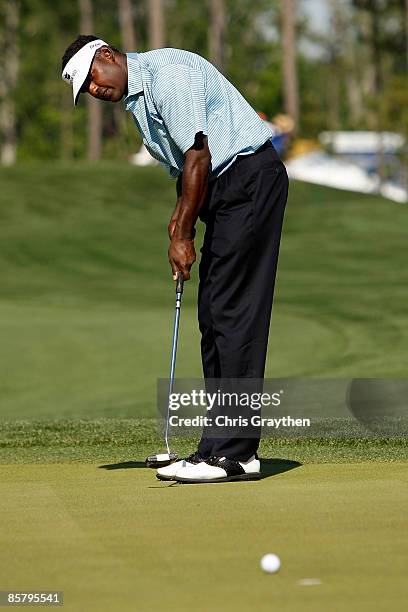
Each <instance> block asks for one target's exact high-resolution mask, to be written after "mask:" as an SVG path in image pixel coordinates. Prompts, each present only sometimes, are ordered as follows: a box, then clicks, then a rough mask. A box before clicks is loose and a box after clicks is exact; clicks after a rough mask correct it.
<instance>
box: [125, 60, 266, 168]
mask: <svg viewBox="0 0 408 612" xmlns="http://www.w3.org/2000/svg"><path fill="white" fill-rule="evenodd" d="M127 66H128V93H127V96H126V97H125V104H126V110H127V111H130V112H131V113H132V114H133V118H134V121H135V123H136V126H137V128H138V130H139V132H140V134H141V136H142V138H143V143H144V145H145V146H146V148H147V150H148V151H149V153H150V154H151V155H152V157H154V158H155V159H157V160H158V161H160V162H161V163H162V164H163V165H164V166H165V167H166V168H167V170H168V171H169V172H170V175H171V176H173V177H177V176H178V175H179V174H180V173H181V172H182V171H183V166H184V154H185V153H186V151H187V150H188V149H190V148H191V147H192V146H193V144H194V139H195V135H196V133H197V132H203V134H204V135H206V136H207V137H208V147H209V150H210V153H211V167H212V168H211V171H212V173H213V175H215V176H219V175H220V174H221V173H222V172H224V171H225V170H226V169H227V168H228V167H229V166H230V165H231V164H232V163H233V161H234V160H235V159H236V157H237V155H245V154H249V153H253V152H254V151H256V150H257V149H258V148H259V147H260V146H261V145H263V144H264V142H266V140H268V138H271V136H272V135H273V132H272V131H271V129H270V128H269V127H268V126H267V124H266V123H265V122H264V121H262V119H260V117H259V116H258V115H257V113H256V112H255V110H254V109H253V108H252V107H251V106H250V104H249V103H248V102H247V101H246V100H245V98H244V97H243V96H242V95H241V94H240V93H239V91H238V90H237V89H236V88H235V87H234V86H233V85H232V84H231V83H230V82H229V81H228V80H227V79H226V78H225V77H224V76H223V75H222V74H221V73H220V72H219V71H218V70H217V69H216V68H215V66H213V65H212V64H210V62H208V61H207V60H205V59H204V58H203V57H201V56H200V55H197V54H195V53H191V52H190V51H183V50H181V49H157V50H154V51H148V52H147V53H128V54H127Z"/></svg>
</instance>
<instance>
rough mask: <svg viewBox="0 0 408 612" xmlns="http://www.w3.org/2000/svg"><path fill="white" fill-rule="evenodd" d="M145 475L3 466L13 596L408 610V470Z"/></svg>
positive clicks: (4, 579) (7, 580)
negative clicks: (214, 478)
mask: <svg viewBox="0 0 408 612" xmlns="http://www.w3.org/2000/svg"><path fill="white" fill-rule="evenodd" d="M129 466H132V467H133V468H134V469H124V468H125V467H129ZM140 466H141V464H136V463H134V464H127V465H126V464H122V465H120V464H118V465H111V466H108V467H110V469H106V468H101V467H100V464H99V465H98V464H49V465H45V464H43V465H0V482H1V485H0V507H1V521H0V538H1V543H2V546H1V550H0V575H1V588H2V589H3V590H7V589H37V590H38V589H55V590H63V591H64V595H65V606H64V608H65V609H66V610H87V611H92V610H97V611H98V612H102V611H105V610H141V611H143V612H150V611H151V612H157V611H158V610H164V609H166V610H174V611H178V612H180V611H186V612H187V611H188V612H189V611H191V610H195V611H201V610H202V611H208V610H220V611H221V610H222V611H223V612H224V611H231V612H232V611H234V612H236V611H247V610H250V609H254V610H257V611H263V610H265V611H266V610H268V611H269V610H278V611H279V612H282V611H283V612H285V611H286V610H287V611H290V612H297V611H299V612H308V611H310V612H319V611H320V610H321V611H322V612H323V611H324V612H328V611H330V612H331V611H340V610H347V611H354V610H355V611H358V612H365V611H367V612H368V611H370V612H372V611H373V610H376V611H377V612H378V611H381V610H384V611H385V610H387V611H388V610H392V611H393V612H397V611H399V610H404V609H405V603H406V597H407V595H408V593H407V581H406V552H407V551H406V524H405V522H406V520H405V517H406V507H407V501H408V499H407V498H408V494H407V487H406V484H407V472H406V464H405V463H393V464H386V463H374V462H371V463H359V464H336V465H333V464H320V465H318V464H309V465H304V466H301V465H298V464H296V463H295V462H288V461H282V460H269V461H267V462H266V463H264V468H263V469H264V472H265V478H264V479H262V480H261V481H260V482H257V483H230V484H219V485H169V484H167V483H159V482H158V481H156V479H155V477H154V472H152V471H149V470H147V469H142V468H141V469H138V468H139V467H140ZM266 552H275V553H276V554H278V555H279V556H280V558H281V561H282V568H281V571H280V572H279V574H277V575H265V574H263V573H262V572H261V570H260V569H259V559H260V557H261V556H262V555H263V554H264V553H266ZM304 579H318V580H319V581H320V584H312V585H309V586H307V585H301V584H299V581H302V580H304ZM404 591H405V592H404Z"/></svg>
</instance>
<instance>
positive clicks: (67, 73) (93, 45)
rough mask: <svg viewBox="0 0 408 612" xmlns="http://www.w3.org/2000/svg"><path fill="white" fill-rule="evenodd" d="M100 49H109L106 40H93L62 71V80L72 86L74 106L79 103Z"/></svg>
mask: <svg viewBox="0 0 408 612" xmlns="http://www.w3.org/2000/svg"><path fill="white" fill-rule="evenodd" d="M100 47H109V45H108V43H106V42H105V41H104V40H100V39H98V40H91V42H89V43H87V44H86V45H84V46H83V47H82V49H80V50H79V51H78V52H77V53H75V55H74V56H73V57H71V59H70V60H69V62H68V63H67V65H66V66H65V68H64V70H63V71H62V78H63V80H64V81H66V82H67V83H71V85H72V94H73V96H74V104H75V105H76V103H77V102H78V96H79V94H80V90H81V87H82V85H83V84H84V82H85V79H86V77H87V76H88V72H89V70H90V68H91V64H92V62H93V58H94V56H95V53H96V51H97V50H98V49H99V48H100Z"/></svg>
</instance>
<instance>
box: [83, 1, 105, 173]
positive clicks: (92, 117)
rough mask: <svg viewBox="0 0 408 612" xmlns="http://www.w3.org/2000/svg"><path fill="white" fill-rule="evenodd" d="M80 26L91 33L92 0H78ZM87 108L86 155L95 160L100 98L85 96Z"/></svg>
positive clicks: (98, 152)
mask: <svg viewBox="0 0 408 612" xmlns="http://www.w3.org/2000/svg"><path fill="white" fill-rule="evenodd" d="M79 11H80V28H81V33H82V34H92V32H93V13H92V0H79ZM86 104H87V108H88V148H87V151H88V152H87V157H88V159H89V160H91V161H96V160H98V159H100V157H101V151H102V105H101V102H100V100H96V99H95V98H92V97H91V96H89V95H87V96H86Z"/></svg>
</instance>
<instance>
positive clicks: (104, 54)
mask: <svg viewBox="0 0 408 612" xmlns="http://www.w3.org/2000/svg"><path fill="white" fill-rule="evenodd" d="M97 54H98V55H99V57H100V58H102V59H105V60H107V61H108V62H114V61H115V54H114V52H113V50H112V49H111V48H110V47H100V48H99V49H98V51H97Z"/></svg>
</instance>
